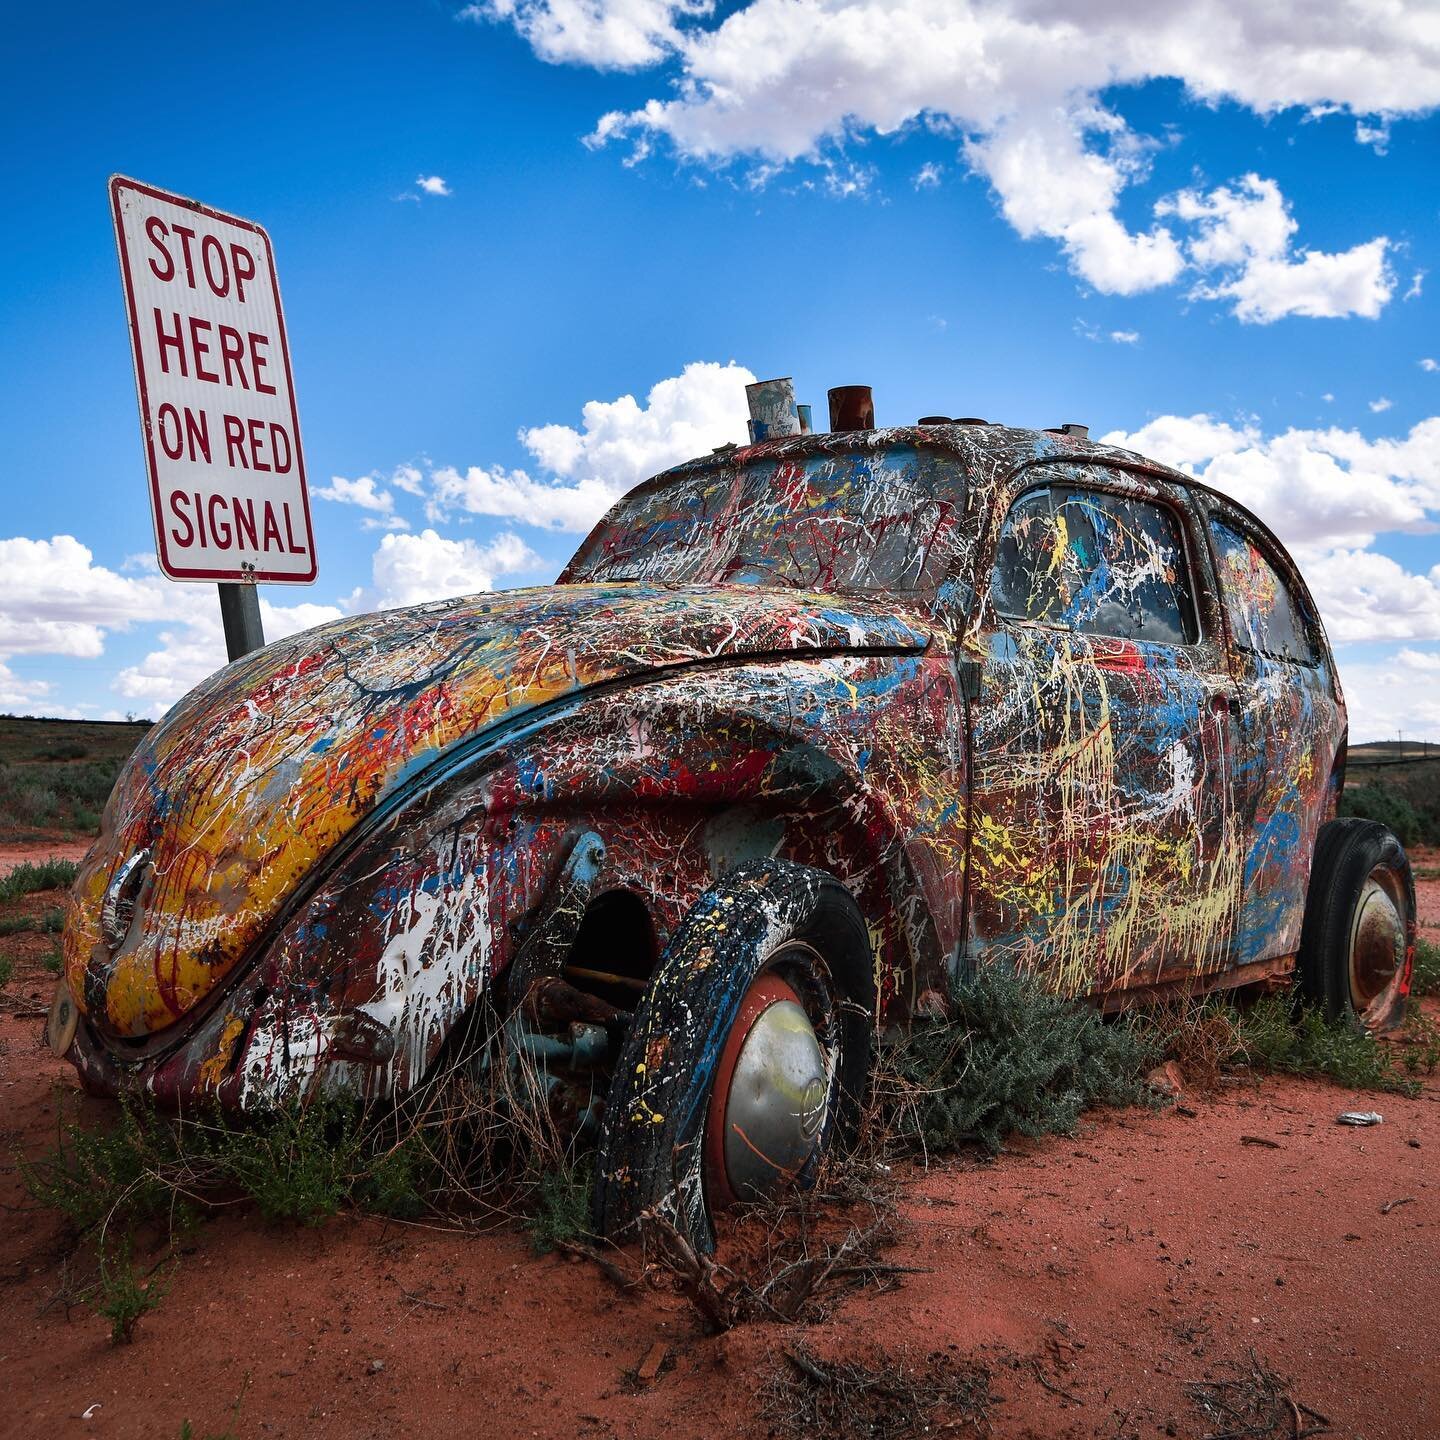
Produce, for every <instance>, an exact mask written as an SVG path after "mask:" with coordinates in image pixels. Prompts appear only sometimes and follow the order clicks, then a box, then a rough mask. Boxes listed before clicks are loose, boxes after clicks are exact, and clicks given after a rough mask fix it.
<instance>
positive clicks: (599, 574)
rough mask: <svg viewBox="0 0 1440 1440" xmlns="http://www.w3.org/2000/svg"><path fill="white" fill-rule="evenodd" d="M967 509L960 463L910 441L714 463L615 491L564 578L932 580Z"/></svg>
mask: <svg viewBox="0 0 1440 1440" xmlns="http://www.w3.org/2000/svg"><path fill="white" fill-rule="evenodd" d="M964 508H965V483H964V471H963V470H962V469H961V467H960V465H959V464H958V463H957V462H956V461H955V460H953V459H952V458H951V457H949V456H946V455H941V454H939V453H936V452H932V451H927V450H918V449H915V448H912V447H903V446H896V447H893V448H891V449H888V450H879V451H869V452H865V453H860V454H844V455H830V454H820V455H810V456H806V457H803V458H801V459H797V460H780V461H773V460H772V461H769V462H761V463H759V464H752V465H744V466H719V467H717V468H715V469H713V470H706V471H703V472H701V473H699V474H695V475H687V476H683V477H680V478H678V479H676V480H672V481H669V482H667V483H665V484H663V485H659V486H656V487H655V488H653V489H649V490H642V491H640V492H639V493H637V494H635V495H633V496H631V497H629V498H627V499H626V500H624V501H622V502H621V504H620V505H619V506H617V507H616V509H615V510H613V511H612V512H611V513H610V514H609V515H608V516H607V517H606V518H605V520H604V522H603V523H602V525H601V527H600V529H599V530H598V531H597V532H596V533H595V534H594V535H592V536H591V537H590V539H589V540H588V541H586V543H585V545H584V546H583V547H582V548H581V550H580V551H579V553H578V554H577V555H576V556H575V558H574V560H572V561H571V562H570V566H569V567H568V570H567V572H566V577H565V578H566V579H567V580H569V581H572V582H573V581H587V580H598V581H613V580H648V581H666V582H677V583H682V584H746V585H781V586H788V587H792V588H794V589H800V590H852V591H853V590H894V591H920V590H933V589H934V588H935V587H936V586H938V585H939V583H940V581H941V580H943V579H944V578H945V576H946V575H947V574H948V573H949V572H950V571H951V569H952V568H953V567H954V566H955V564H956V563H957V561H958V558H959V554H960V550H961V547H962V544H963V535H962V533H961V531H962V525H961V522H962V520H963V517H964Z"/></svg>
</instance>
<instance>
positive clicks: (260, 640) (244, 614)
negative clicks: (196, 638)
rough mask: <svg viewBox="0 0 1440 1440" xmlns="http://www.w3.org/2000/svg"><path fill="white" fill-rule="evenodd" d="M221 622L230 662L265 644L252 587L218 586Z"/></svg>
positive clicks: (256, 598)
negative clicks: (223, 627)
mask: <svg viewBox="0 0 1440 1440" xmlns="http://www.w3.org/2000/svg"><path fill="white" fill-rule="evenodd" d="M215 588H216V589H217V590H218V591H219V592H220V619H221V621H222V622H223V623H224V626H225V649H226V651H227V653H228V655H229V658H230V659H231V660H238V659H239V658H240V657H241V656H242V655H248V654H249V653H250V652H251V651H252V650H259V649H261V648H263V646H264V644H265V631H264V630H263V629H262V628H261V625H260V595H259V593H258V592H257V591H256V589H255V586H254V585H229V584H221V585H217V586H216V587H215Z"/></svg>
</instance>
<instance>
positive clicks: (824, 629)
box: [50, 395, 1415, 1244]
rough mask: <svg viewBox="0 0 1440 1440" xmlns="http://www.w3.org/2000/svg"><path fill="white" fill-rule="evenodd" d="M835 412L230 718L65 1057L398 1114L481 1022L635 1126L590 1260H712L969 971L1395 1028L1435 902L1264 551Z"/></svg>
mask: <svg viewBox="0 0 1440 1440" xmlns="http://www.w3.org/2000/svg"><path fill="white" fill-rule="evenodd" d="M845 398H846V397H845V396H843V395H842V397H841V399H842V401H843V400H845ZM851 398H853V397H851ZM782 408H783V407H782ZM840 409H841V411H842V413H841V414H840V415H839V416H838V418H837V417H832V429H831V431H830V432H828V433H823V434H810V433H795V431H796V430H797V428H798V427H797V426H795V425H789V426H788V427H787V426H786V425H785V424H784V423H783V416H782V423H780V424H779V425H777V424H776V423H775V422H774V420H773V417H772V418H771V419H770V420H768V421H763V422H759V423H757V424H755V425H753V426H752V435H754V434H758V435H760V437H761V438H759V439H757V440H755V441H754V442H753V443H751V444H749V445H745V446H739V447H737V446H727V447H722V449H721V450H719V451H717V452H715V453H713V454H710V455H708V456H705V457H703V458H701V459H698V460H694V461H691V462H689V463H687V464H684V465H680V466H678V467H677V468H675V469H672V470H670V471H667V472H666V473H664V474H662V475H660V476H658V477H656V478H655V479H652V480H649V481H647V482H645V483H643V484H641V485H639V486H638V487H637V488H635V489H634V490H632V491H631V492H630V493H629V494H628V495H626V496H625V497H624V498H623V499H621V500H620V501H619V502H618V503H617V504H616V505H615V506H614V507H613V508H612V509H611V510H610V512H609V513H608V514H607V515H606V516H605V517H604V518H603V519H602V520H601V521H600V522H599V523H598V524H597V525H596V526H595V528H594V530H593V531H592V532H591V534H590V535H589V536H588V538H587V539H586V540H585V541H584V543H583V544H582V545H581V546H580V548H579V550H578V551H577V552H576V554H575V556H574V557H573V559H571V561H570V562H569V564H568V565H567V566H566V568H565V570H564V572H563V573H562V575H561V576H560V579H559V581H558V583H556V584H554V585H550V586H541V587H537V588H534V589H525V590H517V591H513V592H508V593H505V592H502V593H488V594H481V595H476V596H472V597H469V598H466V599H455V600H447V601H442V602H438V603H434V604H425V605H418V606H414V607H411V608H407V609H400V610H391V611H386V612H384V613H381V614H375V615H365V616H357V617H353V618H347V619H343V620H338V621H335V622H332V623H329V624H326V625H322V626H320V627H318V628H316V629H314V630H311V631H309V632H307V633H305V634H300V635H296V636H292V637H290V638H288V639H284V640H280V641H277V642H276V643H274V644H271V645H268V646H266V647H265V648H264V649H262V650H260V651H257V652H255V653H253V654H251V655H248V656H246V657H244V658H243V659H241V660H239V661H237V662H236V663H234V664H231V665H229V666H228V667H227V668H225V669H223V670H221V671H219V672H218V673H216V674H215V675H213V676H211V677H210V678H209V679H208V680H206V681H205V682H204V683H203V684H201V685H200V686H199V687H198V688H197V689H195V690H194V691H192V692H191V693H190V694H189V695H188V696H187V697H186V698H185V699H184V700H182V701H181V702H180V703H179V704H177V705H176V706H175V708H174V709H173V710H172V711H171V712H170V713H169V714H168V715H167V716H166V718H165V719H164V720H163V721H162V722H161V723H159V724H157V725H156V726H155V727H154V728H153V729H152V730H151V731H150V733H149V735H148V737H147V738H146V739H145V741H144V742H143V743H142V744H141V746H140V748H139V749H138V751H137V752H136V753H135V755H134V757H133V759H132V760H131V761H130V763H129V765H128V767H127V768H126V769H125V771H124V772H123V773H122V775H121V776H120V778H119V780H118V782H117V784H116V786H115V790H114V793H113V795H112V797H111V799H110V802H109V804H108V806H107V808H106V810H105V814H104V820H103V827H102V831H101V835H100V838H99V840H98V841H97V842H96V844H95V846H94V847H93V849H92V850H91V851H90V853H89V855H88V857H87V858H86V860H85V861H84V863H83V865H82V867H81V871H80V874H79V877H78V880H77V882H76V884H75V888H74V891H73V894H72V897H71V900H70V903H69V908H68V912H67V915H66V924H65V938H64V956H65V964H64V974H63V979H62V982H61V985H60V987H59V990H58V992H57V996H56V1002H55V1005H54V1007H53V1009H52V1013H51V1021H50V1041H51V1044H52V1047H53V1048H54V1049H55V1051H56V1052H57V1053H59V1054H61V1055H65V1056H68V1058H69V1059H70V1061H71V1062H72V1063H73V1064H74V1065H75V1066H76V1068H77V1069H78V1071H79V1074H80V1076H81V1077H82V1080H83V1082H84V1083H85V1085H86V1086H87V1087H89V1088H90V1089H92V1090H94V1091H98V1092H102V1093H110V1094H115V1093H119V1092H122V1091H125V1090H127V1089H130V1088H131V1087H140V1088H142V1089H143V1090H145V1091H147V1092H149V1093H150V1094H151V1095H153V1096H154V1097H156V1098H157V1099H158V1100H159V1101H160V1102H162V1103H166V1104H171V1105H192V1104H194V1103H195V1102H196V1101H197V1100H202V1099H207V1098H209V1099H213V1100H216V1101H218V1102H219V1103H220V1104H222V1105H224V1106H227V1107H231V1108H233V1109H236V1110H241V1111H247V1110H256V1109H260V1108H263V1107H270V1106H275V1105H277V1104H281V1103H288V1102H292V1101H301V1102H303V1101H304V1100H306V1099H308V1098H309V1097H312V1096H314V1095H317V1094H321V1093H324V1092H327V1091H336V1090H338V1091H345V1092H351V1093H355V1094H359V1095H362V1096H366V1097H375V1098H380V1099H384V1098H386V1097H390V1096H396V1095H399V1094H401V1093H403V1092H405V1091H407V1090H409V1089H411V1088H412V1087H415V1086H416V1085H417V1084H418V1083H419V1082H420V1081H421V1080H422V1079H423V1078H424V1077H425V1076H426V1075H427V1072H428V1071H429V1070H430V1068H431V1067H432V1065H433V1064H434V1063H435V1062H436V1057H437V1056H438V1055H439V1054H440V1053H441V1051H442V1047H445V1046H446V1044H447V1041H448V1040H451V1039H452V1037H453V1036H454V1035H456V1034H459V1033H461V1031H460V1027H461V1026H462V1024H463V1023H464V1022H465V1020H466V1017H467V1016H471V1015H473V1014H474V1013H475V1012H476V1010H477V1008H479V1007H485V1008H486V1009H487V1010H488V1011H489V1012H490V1013H493V1014H496V1015H498V1016H500V1017H501V1019H502V1021H503V1024H504V1026H505V1032H504V1033H505V1034H506V1035H508V1036H509V1038H510V1042H511V1043H520V1044H527V1045H529V1046H530V1047H531V1050H532V1053H534V1054H536V1055H539V1056H541V1057H542V1058H543V1063H544V1064H545V1065H546V1067H547V1069H548V1070H549V1071H551V1072H553V1074H552V1077H551V1078H552V1079H553V1081H554V1084H555V1085H556V1087H557V1088H564V1089H566V1090H567V1091H569V1092H571V1098H570V1102H569V1103H571V1104H572V1106H573V1112H574V1114H575V1117H576V1123H577V1124H591V1125H593V1126H594V1127H596V1129H597V1131H598V1137H599V1138H598V1146H599V1152H598V1163H597V1176H596V1182H595V1194H594V1218H595V1223H596V1225H597V1226H598V1227H599V1229H600V1231H601V1233H609V1234H619V1233H621V1232H623V1231H624V1230H625V1229H626V1227H627V1226H628V1224H629V1223H630V1222H631V1221H633V1219H634V1218H635V1217H636V1216H637V1215H638V1214H640V1213H641V1212H642V1211H644V1210H645V1209H646V1208H648V1207H652V1206H659V1207H661V1208H662V1210H663V1211H664V1212H665V1213H668V1214H670V1215H671V1216H672V1217H674V1218H675V1220H676V1222H677V1223H678V1224H682V1225H683V1226H684V1228H685V1229H686V1230H687V1232H688V1233H689V1234H690V1235H691V1236H693V1237H695V1238H696V1240H697V1241H698V1243H701V1244H705V1243H708V1242H709V1240H710V1237H711V1234H712V1232H711V1229H710V1215H711V1213H712V1211H713V1210H714V1209H715V1208H716V1207H718V1206H720V1205H723V1204H725V1203H727V1202H729V1201H730V1200H732V1199H733V1198H735V1197H744V1196H750V1195H756V1194H761V1193H764V1192H766V1191H768V1190H770V1189H771V1188H773V1187H774V1186H776V1185H777V1184H779V1183H781V1182H783V1181H787V1180H793V1179H796V1178H799V1179H801V1180H803V1179H804V1178H805V1177H806V1176H807V1175H808V1174H810V1173H813V1171H814V1168H815V1166H816V1165H817V1164H818V1163H819V1160H820V1157H822V1156H823V1155H824V1154H825V1152H826V1151H827V1149H829V1148H830V1147H832V1146H836V1145H839V1144H841V1143H842V1142H843V1140H844V1139H845V1137H846V1135H847V1133H849V1131H850V1130H851V1127H852V1126H853V1124H854V1120H855V1116H856V1112H857V1108H858V1104H859V1100H860V1097H861V1094H862V1092H863V1090H864V1087H865V1083H866V1077H867V1073H868V1069H869V1066H870V1063H871V1054H872V1046H873V1044H874V1043H875V1042H876V1040H877V1039H881V1038H883V1037H884V1036H885V1035H886V1034H887V1033H893V1032H894V1031H895V1030H896V1029H897V1028H903V1027H905V1026H907V1025H909V1024H911V1023H915V1022H917V1021H918V1020H921V1019H923V1018H928V1017H937V1016H943V1014H944V1012H945V1009H946V1006H947V1003H948V1001H949V994H950V988H951V985H952V983H953V982H954V981H955V980H956V979H958V978H961V977H963V976H964V975H966V974H967V973H971V972H973V971H974V970H975V968H976V967H979V966H987V965H999V966H1004V967H1007V968H1008V969H1010V970H1012V971H1016V972H1023V973H1025V974H1030V975H1034V976H1037V977H1039V978H1040V979H1041V980H1042V981H1043V983H1044V984H1045V985H1047V986H1048V987H1049V988H1051V989H1052V990H1054V991H1056V992H1060V993H1063V994H1065V995H1070V996H1075V997H1087V998H1089V999H1091V1000H1093V1001H1095V1002H1097V1003H1102V1004H1105V1005H1107V1006H1112V1007H1113V1006H1116V1005H1119V1004H1122V1003H1125V1002H1127V1001H1130V1000H1133V999H1138V998H1139V997H1144V996H1152V995H1157V994H1162V993H1165V992H1167V991H1170V990H1173V989H1176V988H1180V989H1186V990H1191V991H1201V990H1209V989H1218V988H1222V987H1233V986H1241V985H1247V984H1253V983H1260V982H1266V983H1270V984H1274V983H1276V982H1278V981H1281V980H1284V979H1285V978H1286V977H1288V976H1291V975H1292V974H1298V984H1299V986H1300V988H1301V989H1302V990H1303V992H1304V993H1305V994H1306V995H1307V996H1309V997H1310V999H1311V1000H1312V1001H1314V1002H1315V1003H1317V1004H1319V1005H1320V1006H1322V1007H1323V1008H1324V1009H1325V1011H1326V1012H1327V1013H1328V1014H1329V1015H1331V1016H1332V1017H1338V1016H1342V1015H1348V1016H1353V1017H1354V1018H1355V1020H1356V1022H1357V1023H1362V1024H1364V1025H1367V1026H1370V1027H1372V1028H1376V1029H1379V1028H1384V1027H1387V1026H1390V1025H1393V1024H1394V1023H1395V1022H1396V1020H1397V1018H1398V1016H1399V1015H1400V1013H1401V1011H1402V1010H1403V1006H1404V997H1405V994H1406V992H1407V989H1408V983H1409V973H1410V966H1411V963H1412V959H1413V947H1414V914H1415V906H1414V892H1413V883H1412V880H1411V877H1410V870H1409V866H1408V862H1407V861H1406V858H1405V855H1404V852H1403V850H1402V849H1401V847H1400V845H1399V843H1398V842H1397V841H1396V840H1395V839H1394V837H1393V836H1391V835H1390V834H1389V832H1388V831H1386V830H1384V829H1383V828H1382V827H1380V826H1378V825H1375V824H1372V823H1370V822H1366V821H1359V820H1337V819H1336V818H1335V816H1336V810H1337V802H1338V799H1339V796H1340V792H1341V787H1342V784H1343V781H1344V771H1345V749H1346V717H1345V706H1344V701H1343V699H1342V696H1341V691H1340V686H1339V682H1338V679H1337V677H1336V673H1335V666H1334V662H1333V660H1332V657H1331V653H1330V649H1329V646H1328V644H1327V642H1326V639H1325V636H1324V634H1323V632H1322V629H1321V625H1320V620H1319V616H1318V614H1317V611H1316V608H1315V605H1314V603H1313V602H1312V600H1311V598H1310V596H1309V594H1308V592H1307V590H1306V588H1305V585H1304V583H1303V581H1302V580H1301V578H1300V575H1299V574H1298V572H1297V571H1296V568H1295V566H1294V565H1293V563H1292V562H1291V561H1290V559H1289V558H1288V557H1287V555H1286V553H1285V551H1284V550H1283V549H1282V547H1281V546H1280V545H1279V544H1278V542H1277V541H1276V540H1275V538H1274V536H1273V535H1271V534H1270V532H1269V531H1268V530H1267V529H1266V528H1265V526H1263V525H1262V524H1261V523H1260V522H1259V521H1258V520H1257V519H1256V518H1255V517H1254V516H1253V515H1251V514H1249V513H1248V512H1247V511H1245V510H1244V509H1242V508H1241V507H1239V506H1238V505H1236V504H1235V503H1233V502H1232V501H1230V500H1228V499H1226V498H1225V497H1224V496H1223V495H1221V494H1218V493H1216V492H1215V491H1213V490H1211V489H1208V488H1206V487H1205V486H1204V485H1202V484H1199V483H1197V482H1196V481H1195V480H1193V479H1191V478H1190V477H1188V476H1185V475H1183V474H1180V473H1178V472H1176V471H1174V470H1171V469H1168V468H1166V467H1165V466H1162V465H1158V464H1155V463H1152V462H1151V461H1148V460H1146V459H1144V458H1142V457H1141V456H1139V455H1136V454H1133V453H1130V452H1128V451H1124V450H1119V449H1115V448H1111V447H1107V446H1104V445H1100V444H1095V443H1092V442H1090V441H1089V440H1088V439H1087V438H1086V436H1085V433H1084V430H1083V427H1079V426H1071V427H1062V428H1061V429H1058V430H1055V431H1034V430H1024V429H1016V428H1009V427H1005V426H1001V425H993V424H986V423H984V422H979V421H950V420H948V419H946V418H945V417H931V418H930V419H929V420H928V421H926V422H922V423H920V424H918V425H915V426H909V427H903V428H891V429H877V428H873V421H872V420H871V418H870V416H869V415H865V414H863V413H861V414H860V416H859V423H858V425H857V424H855V423H854V417H853V416H852V417H851V425H850V426H847V424H846V420H847V416H846V414H845V413H843V412H844V410H845V406H844V405H843V404H842V405H841V406H840ZM861 410H862V412H863V407H861ZM787 429H788V430H789V431H790V433H785V431H786V430H787ZM777 430H778V431H779V432H780V433H779V434H778V436H776V431H777ZM767 436H769V437H775V438H765V437H767ZM576 1092H578V1093H576Z"/></svg>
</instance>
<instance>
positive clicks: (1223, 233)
mask: <svg viewBox="0 0 1440 1440" xmlns="http://www.w3.org/2000/svg"><path fill="white" fill-rule="evenodd" d="M1155 210H1156V214H1157V215H1162V216H1173V217H1175V218H1176V219H1177V220H1181V221H1185V222H1187V223H1188V224H1190V225H1191V226H1193V227H1194V229H1193V233H1192V235H1191V238H1190V239H1189V240H1188V241H1187V244H1186V254H1187V256H1188V258H1189V259H1190V261H1191V263H1192V264H1193V265H1194V266H1195V267H1196V268H1197V269H1199V270H1200V271H1201V272H1203V273H1204V274H1205V275H1206V276H1207V278H1206V279H1203V280H1202V281H1201V282H1200V283H1199V284H1198V285H1197V286H1196V287H1195V290H1194V294H1195V295H1196V296H1198V297H1199V298H1201V299H1209V300H1229V301H1232V302H1233V305H1234V312H1235V314H1236V316H1237V317H1238V318H1239V319H1241V320H1246V321H1252V322H1255V323H1258V324H1261V325H1266V324H1269V323H1270V322H1271V321H1274V320H1279V319H1281V318H1283V317H1284V316H1286V315H1308V316H1311V317H1313V318H1317V319H1333V318H1336V317H1338V316H1344V315H1361V316H1365V317H1367V318H1370V319H1373V318H1374V317H1375V316H1376V315H1378V314H1379V313H1380V311H1381V310H1382V309H1383V308H1384V307H1385V306H1386V305H1387V304H1388V303H1389V300H1390V297H1391V295H1393V294H1394V292H1395V275H1394V272H1393V271H1392V270H1391V268H1390V263H1389V260H1388V252H1389V248H1390V242H1389V240H1388V239H1387V238H1386V237H1385V236H1383V235H1380V236H1377V237H1376V238H1375V239H1373V240H1368V241H1366V242H1365V243H1363V244H1360V245H1356V246H1354V247H1353V248H1351V249H1349V250H1346V251H1343V252H1341V253H1339V254H1333V255H1329V254H1324V253H1323V252H1321V251H1318V250H1302V251H1299V252H1298V253H1295V252H1294V251H1293V248H1292V240H1293V236H1294V234H1295V231H1296V229H1297V226H1296V222H1295V220H1294V218H1293V217H1292V216H1291V214H1290V208H1289V206H1288V205H1287V204H1286V203H1285V198H1284V196H1282V195H1281V193H1280V187H1279V186H1278V185H1276V184H1275V182H1274V181H1273V180H1265V179H1262V178H1261V177H1260V176H1258V175H1246V176H1244V177H1243V179H1241V180H1240V181H1239V182H1238V184H1237V185H1236V186H1235V187H1234V188H1231V187H1230V186H1225V185H1222V186H1220V187H1219V188H1217V189H1215V190H1212V191H1210V192H1209V194H1207V195H1202V194H1200V193H1199V192H1197V191H1195V190H1182V191H1181V192H1180V193H1179V194H1178V195H1175V196H1174V197H1172V198H1170V199H1167V200H1162V201H1161V202H1160V203H1159V204H1158V205H1157V206H1156V207H1155Z"/></svg>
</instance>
